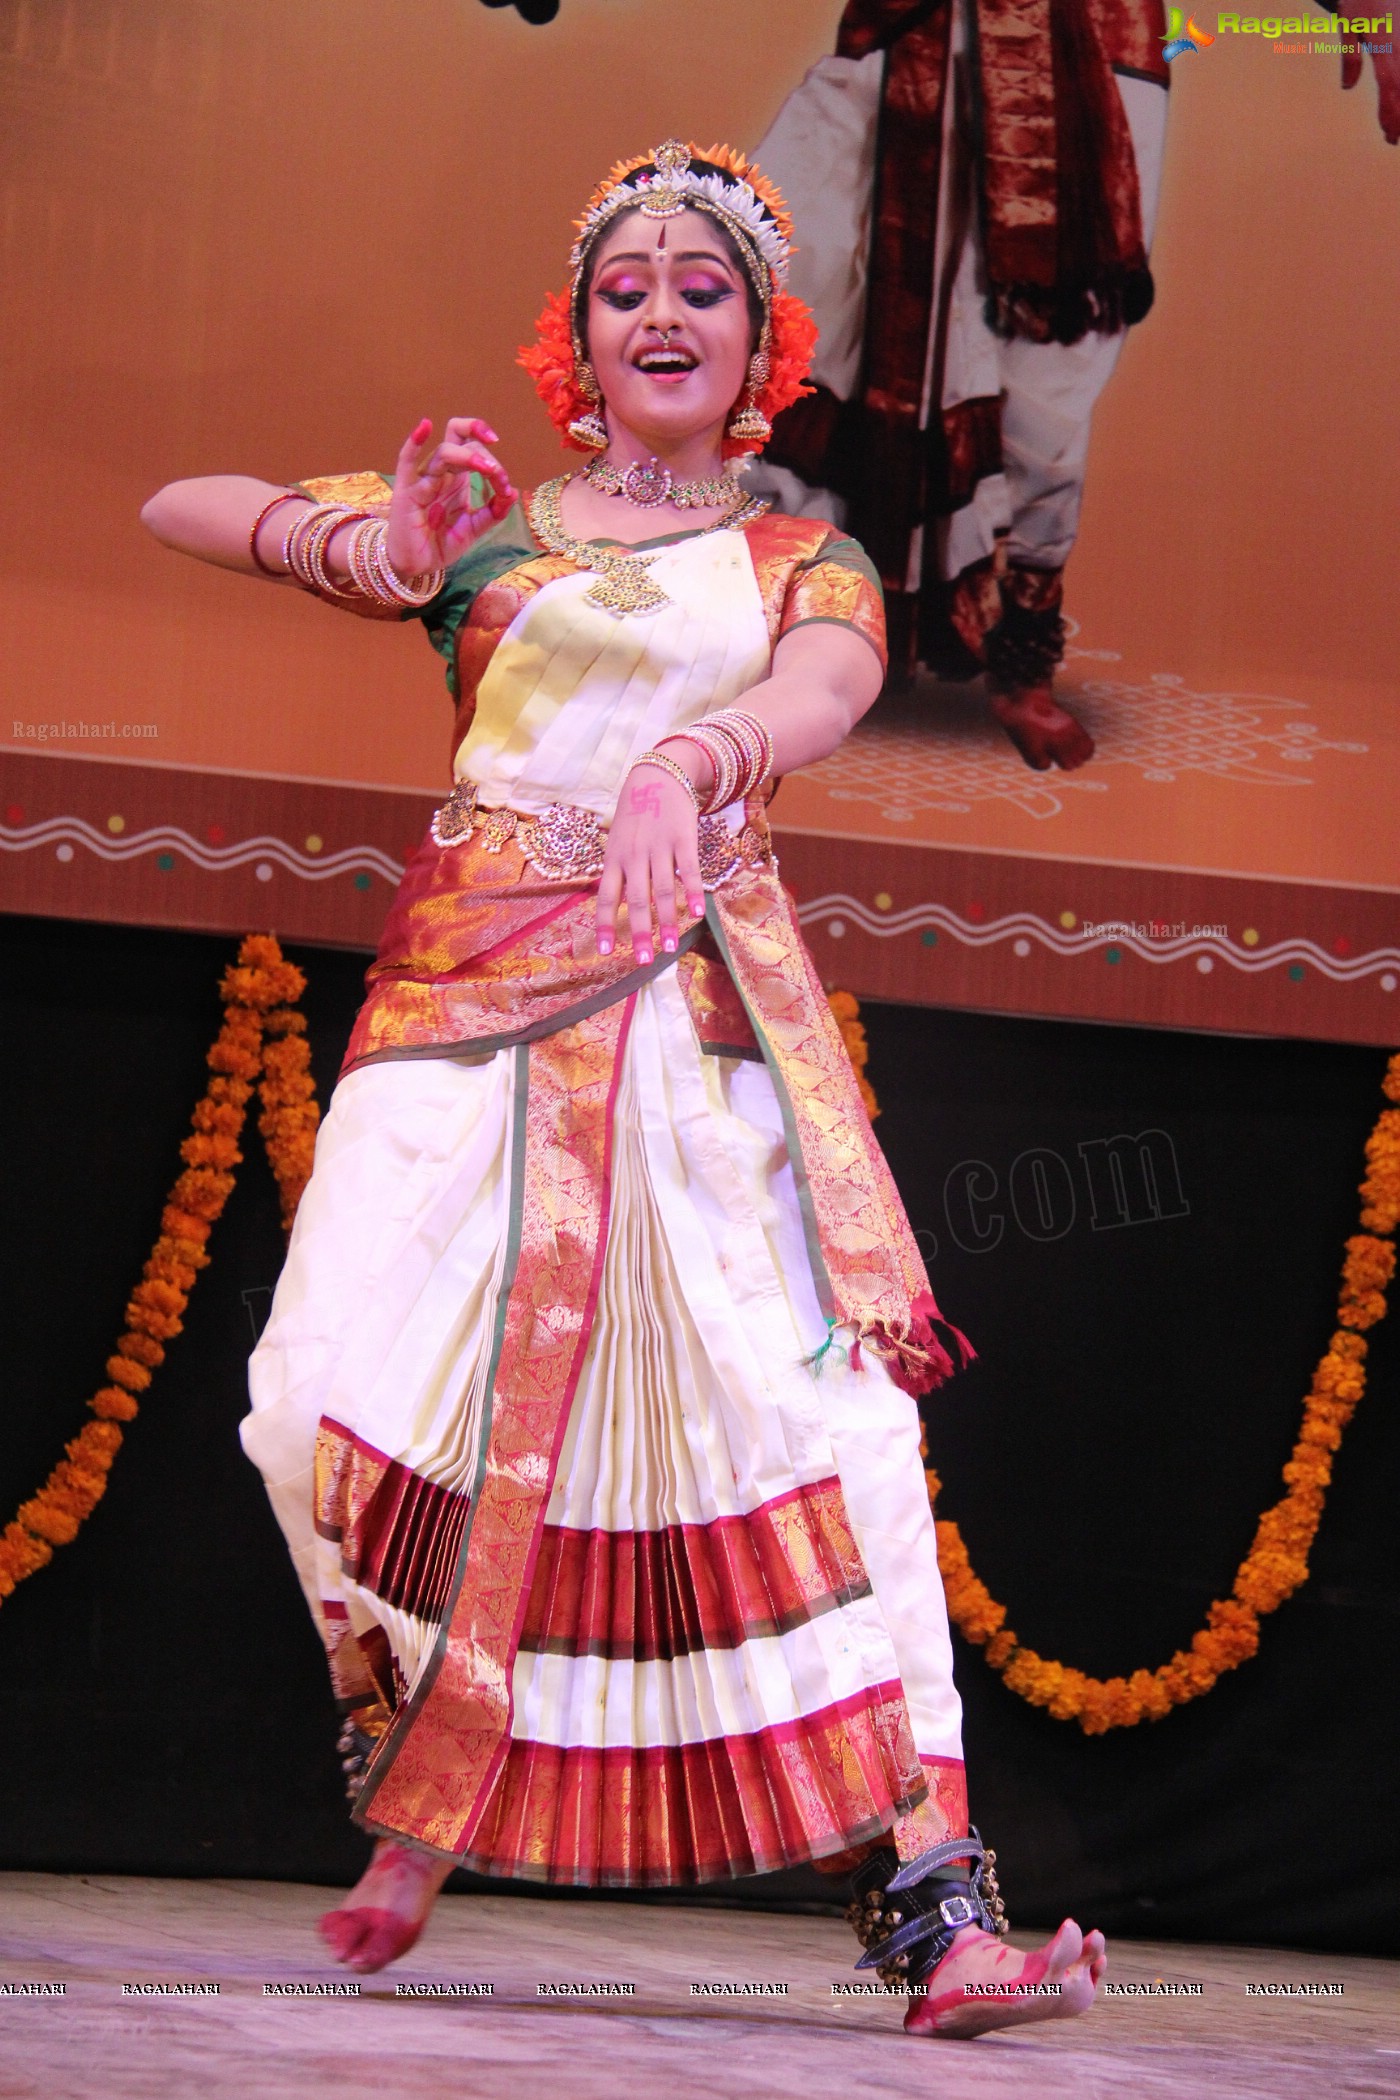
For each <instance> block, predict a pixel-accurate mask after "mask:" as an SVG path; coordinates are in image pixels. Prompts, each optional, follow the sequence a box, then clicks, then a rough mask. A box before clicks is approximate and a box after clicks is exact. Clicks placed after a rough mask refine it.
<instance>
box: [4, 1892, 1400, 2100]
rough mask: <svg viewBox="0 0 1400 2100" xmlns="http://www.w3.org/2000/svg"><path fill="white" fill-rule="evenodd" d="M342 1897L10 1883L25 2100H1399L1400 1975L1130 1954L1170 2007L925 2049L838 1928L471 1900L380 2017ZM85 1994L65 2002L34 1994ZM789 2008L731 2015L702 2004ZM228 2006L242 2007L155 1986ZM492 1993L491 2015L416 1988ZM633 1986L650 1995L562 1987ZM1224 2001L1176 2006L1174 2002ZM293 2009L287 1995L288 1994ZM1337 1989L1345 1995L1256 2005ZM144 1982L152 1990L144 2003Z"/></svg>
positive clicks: (7, 1965) (8, 2078)
mask: <svg viewBox="0 0 1400 2100" xmlns="http://www.w3.org/2000/svg"><path fill="white" fill-rule="evenodd" d="M327 1900H328V1898H327V1894H326V1892H325V1891H324V1890H321V1889H315V1888H307V1887H301V1886H295V1885H282V1884H273V1883H268V1882H239V1881H156V1880H140V1879H128V1878H120V1877H115V1876H114V1877H108V1876H104V1875H48V1874H9V1875H4V1876H0V2096H3V2100H20V2096H23V2100H30V2096H34V2100H39V2096H42V2100H89V2096H91V2100H99V2096H100V2100H126V2096H132V2100H137V2096H139V2100H196V2096H197V2100H222V2096H224V2095H230V2096H231V2095H237V2096H238V2100H292V2096H297V2100H300V2096H302V2095H318V2094H323V2093H324V2094H326V2095H334V2096H335V2100H361V2096H364V2100H419V2096H425V2100H426V2096H429V2095H434V2096H435V2095H439V2094H441V2095H448V2094H451V2095H453V2096H464V2100H476V2096H478V2095H481V2096H488V2095H489V2096H492V2100H494V2096H496V2095H498V2094H502V2093H509V2094H510V2095H511V2096H512V2100H535V2096H536V2095H549V2096H551V2100H592V2096H594V2095H599V2096H601V2095H604V2094H606V2095H608V2096H612V2095H614V2094H617V2093H623V2094H628V2095H630V2094H634V2093H635V2094H639V2095H650V2094H652V2093H656V2092H661V2093H664V2094H665V2095H666V2100H687V2096H689V2095H699V2094H704V2095H710V2094H723V2095H726V2096H730V2095H742V2096H743V2100H793V2096H795V2095H801V2096H802V2100H838V2096H839V2100H860V2096H865V2095H869V2096H872V2100H873V2096H875V2095H881V2096H887V2095H889V2094H891V2093H909V2094H911V2095H912V2094H925V2093H927V2094H934V2093H936V2094H937V2095H938V2096H939V2100H984V2096H985V2100H1001V2096H1003V2095H1010V2094H1016V2095H1018V2096H1029V2100H1070V2096H1074V2100H1100V2096H1108V2095H1115V2096H1117V2095H1127V2094H1131V2095H1133V2096H1134V2100H1167V2096H1175V2095H1182V2096H1190V2100H1202V2096H1203V2095H1206V2094H1209V2095H1211V2096H1212V2100H1237V2096H1238V2100H1295V2096H1298V2100H1302V2096H1304V2095H1307V2096H1309V2100H1311V2096H1314V2095H1320V2094H1326V2095H1328V2096H1329V2100H1331V2096H1340V2095H1350V2094H1400V1988H1398V1987H1397V1986H1400V1964H1396V1963H1393V1962H1384V1961H1371V1960H1364V1959H1361V1958H1351V1957H1347V1958H1340V1957H1337V1956H1330V1957H1329V1956H1321V1955H1311V1954H1289V1953H1280V1952H1278V1951H1276V1950H1259V1949H1252V1948H1234V1947H1232V1948H1223V1947H1198V1946H1166V1945H1153V1944H1150V1943H1148V1942H1146V1941H1132V1942H1127V1941H1124V1942H1120V1943H1119V1944H1118V1945H1117V1946H1116V1947H1114V1948H1113V1949H1112V1950H1111V1963H1110V1979H1111V1980H1112V1981H1113V1982H1114V1983H1115V1984H1116V1985H1118V1986H1119V1987H1120V1989H1121V1987H1122V1986H1123V1985H1125V1984H1133V1985H1137V1986H1139V1988H1140V1989H1141V1987H1144V1986H1153V1985H1154V1984H1155V1985H1157V1986H1158V1993H1157V1994H1156V1995H1153V1996H1145V1995H1132V1994H1129V1995H1122V1996H1118V1997H1113V1998H1107V1999H1104V2000H1103V2001H1102V2002H1101V2003H1100V2004H1099V2005H1098V2006H1097V2007H1096V2008H1095V2010H1094V2011H1093V2012H1092V2013H1091V2014H1090V2015H1089V2016H1088V2017H1087V2018H1086V2019H1083V2020H1080V2021H1076V2022H1068V2021H1067V2022H1065V2023H1064V2024H1063V2025H1062V2026H1047V2027H1041V2028H1039V2029H1037V2030H1035V2031H1033V2032H1027V2031H1022V2032H1021V2033H1019V2034H1002V2035H996V2036H991V2037H986V2038H984V2039H982V2040H981V2041H977V2042H915V2041H912V2040H908V2039H906V2038H905V2037H904V2036H903V2035H902V2034H901V2032H900V2028H899V2020H898V2014H897V2011H896V2009H895V2007H894V2005H892V2004H882V2003H880V2002H878V2001H872V2000H869V1999H866V2000H864V2001H862V2000H860V1999H850V1998H844V1999H843V1998H839V1997H836V1996H834V1995H833V1992H832V1984H833V1983H842V1982H846V1981H849V1980H850V1977H851V1969H850V1961H851V1957H852V1954H853V1953H854V1951H855V1949H854V1942H853V1941H852V1939H851V1937H850V1934H849V1932H848V1930H847V1928H846V1927H845V1925H843V1924H841V1923H840V1922H838V1921H836V1920H833V1919H828V1918H812V1917H787V1916H783V1917H777V1916H771V1915H765V1914H754V1913H746V1912H743V1911H720V1910H702V1909H693V1910H681V1909H669V1908H668V1909H664V1910H662V1909H657V1908H651V1907H646V1906H642V1905H633V1904H625V1903H600V1902H591V1901H560V1902H551V1901H546V1900H539V1899H531V1898H524V1897H514V1896H451V1897H447V1898H445V1899H444V1900H443V1902H442V1903H441V1904H440V1906H439V1909H438V1912H437V1914H436V1916H435V1917H434V1919H433V1922H432V1924H431V1926H430V1927H429V1930H428V1933H427V1935H426V1937H425V1940H424V1942H423V1943H421V1944H420V1946H419V1947H418V1948H416V1949H415V1950H414V1952H413V1953H412V1954H411V1955H410V1956H409V1957H408V1958H407V1960H406V1961H404V1962H401V1963H399V1964H398V1965H397V1966H396V1967H395V1968H394V1969H392V1970H390V1971H389V1972H388V1973H387V1974H385V1975H382V1976H377V1977H367V1978H365V1979H364V1980H363V1982H362V1984H361V1991H360V1995H359V1997H358V1998H350V1999H347V1998H326V1997H316V1996H311V1995H306V1994H304V1989H303V1991H302V1992H292V1993H288V1992H287V1991H286V1990H285V1987H286V1986H302V1987H313V1988H314V1986H316V1985H318V1984H320V1985H324V1984H329V1983H332V1982H336V1981H338V1980H340V1979H342V1978H343V1977H344V1973H345V1972H344V1971H342V1970H337V1969H336V1968H335V1967H334V1965H333V1964H331V1963H329V1962H323V1961H321V1960H320V1959H319V1958H318V1954H317V1942H316V1940H315V1937H314V1933H313V1924H314V1920H315V1918H316V1915H317V1913H318V1912H319V1911H320V1910H321V1909H322V1908H323V1907H324V1906H325V1904H326V1902H327ZM37 1983H49V1984H57V1983H61V1984H62V1985H63V1986H64V1993H63V1995H62V1996H55V1995H47V1996H37V1995H18V1996H17V1995H14V1994H13V1993H14V1987H15V1986H16V1985H18V1984H30V1985H33V1984H37ZM716 1983H722V1984H729V1985H731V1986H733V1985H744V1984H749V1985H761V1984H768V1985H779V1984H785V1985H786V1986H787V1989H786V1993H785V1995H781V1996H779V1995H777V1994H776V1993H772V1994H769V1995H765V1996H757V1995H746V1996H735V1995H726V1994H720V1995H713V1994H711V1993H710V1992H708V1991H704V1990H702V1991H700V1992H696V1991H695V1990H693V1988H692V1986H693V1985H696V1984H699V1985H714V1984H716ZM155 1984H163V1985H167V1986H168V1985H172V1984H205V1985H217V1987H218V1989H217V1994H215V1993H214V1992H212V1991H206V1992H205V1993H203V1994H200V1995H189V1994H183V1993H181V1994H170V1993H159V1994H151V1993H150V1992H149V1989H146V1990H142V1989H137V1990H135V1991H134V1992H133V1991H132V1990H131V1988H130V1987H131V1986H147V1987H149V1986H151V1985H155ZM465 1984H478V1985H487V1984H489V1985H491V1986H492V1995H491V1996H490V1997H486V1996H484V1995H483V1996H477V1997H473V1998H467V1997H463V1996H452V1995H445V1994H438V1995H428V1994H422V1995H419V1994H408V1993H405V1994H403V1995H401V1994H400V1993H401V1992H404V1988H405V1986H414V1985H416V1986H432V1985H437V1986H450V1985H456V1986H458V1987H459V1988H460V1986H462V1985H465ZM541 1984H545V1985H553V1986H559V1985H573V1986H586V1985H589V1984H595V1985H596V1984H612V1985H615V1986H616V1985H631V1986H632V1992H631V1993H630V1994H627V1995H622V1994H614V1995H609V1996H605V1997H599V1996H596V1995H594V1996H578V1995H575V1996H572V1997H570V1996H562V1995H554V1994H549V1995H543V1996H542V1995H541V1994H540V1992H539V1989H538V1986H539V1985H541ZM1172 1984H1174V1985H1177V1986H1182V1985H1199V1986H1200V1994H1199V1995H1195V1994H1192V1995H1179V1996H1167V1995H1162V1994H1161V1987H1162V1986H1164V1985H1172ZM269 1985H271V1986H274V1987H284V1988H279V1989H274V1990H273V1991H269V1990H268V1989H267V1988H266V1987H267V1986H269ZM1261 1985H1272V1986H1275V1987H1277V1986H1293V1987H1295V1989H1296V1988H1297V1987H1299V1986H1313V1987H1317V1986H1330V1987H1331V1988H1330V1990H1329V1991H1328V1992H1327V1994H1326V1995H1317V1994H1316V1992H1315V1989H1314V1992H1312V1993H1310V1994H1307V1995H1302V1996H1297V1995H1290V1996H1284V1995H1281V1994H1278V1992H1277V1990H1276V1991H1275V1992H1274V1993H1269V1994H1263V1995H1259V1994H1256V1992H1254V1991H1252V1990H1251V1987H1252V1986H1253V1987H1258V1986H1261ZM124 1987H125V1988H124Z"/></svg>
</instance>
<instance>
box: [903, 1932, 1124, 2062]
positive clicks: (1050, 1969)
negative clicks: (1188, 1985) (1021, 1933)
mask: <svg viewBox="0 0 1400 2100" xmlns="http://www.w3.org/2000/svg"><path fill="white" fill-rule="evenodd" d="M1107 1967H1108V1955H1107V1953H1106V1952H1105V1949H1104V1940H1103V1934H1102V1933H1101V1932H1091V1933H1089V1934H1088V1935H1087V1936H1086V1935H1085V1934H1083V1933H1082V1932H1081V1931H1080V1930H1079V1927H1078V1926H1077V1925H1076V1924H1075V1923H1074V1920H1073V1919H1072V1918H1066V1919H1065V1922H1064V1924H1063V1925H1062V1926H1061V1927H1060V1929H1059V1931H1058V1932H1057V1933H1056V1934H1055V1937H1054V1939H1052V1940H1048V1941H1047V1942H1046V1944H1045V1945H1044V1946H1043V1947H1041V1948H1038V1949H1037V1951H1036V1952H1035V1953H1034V1954H1020V1953H1018V1952H1017V1950H1016V1948H1014V1947H1008V1946H1007V1944H1006V1942H1005V1940H1002V1939H998V1938H997V1936H996V1934H995V1933H991V1932H983V1931H981V1930H980V1929H979V1927H977V1926H976V1925H965V1926H964V1927H963V1929H962V1931H961V1932H960V1933H959V1934H958V1936H957V1938H956V1939H955V1940H954V1942H953V1944H952V1946H951V1947H950V1948H949V1949H948V1952H947V1953H946V1954H945V1955H944V1957H943V1959H942V1961H941V1962H940V1963H939V1964H938V1967H937V1968H936V1969H935V1970H934V1972H933V1974H932V1975H931V1976H930V1977H929V1979H928V1982H927V1983H926V1984H925V1986H924V1990H923V1995H922V1996H919V1997H913V1998H912V1999H911V2003H910V2006H909V2010H908V2012H907V2013H906V2014H905V2015H904V2031H905V2033H906V2034H941V2035H950V2036H952V2037H953V2038H954V2039H956V2040H970V2039H971V2038H972V2036H973V2035H977V2034H986V2033H988V2032H989V2031H990V2029H992V2028H994V2027H1022V2026H1024V2025H1025V2024H1026V2022H1027V2021H1030V2020H1072V2019H1073V2018H1074V2016H1075V2014H1076V2013H1082V2012H1087V2011H1088V2010H1089V2007H1090V2006H1091V2005H1092V2004H1093V2002H1094V1992H1095V1989H1096V1988H1097V1985H1098V1981H1099V1978H1100V1977H1101V1976H1102V1975H1103V1972H1104V1970H1105V1969H1106V1968H1107ZM993 1987H995V1995H989V1996H987V1997H980V1996H978V1995H977V1993H978V1992H979V1991H983V1990H985V1991H988V1992H991V1991H992V1989H993Z"/></svg>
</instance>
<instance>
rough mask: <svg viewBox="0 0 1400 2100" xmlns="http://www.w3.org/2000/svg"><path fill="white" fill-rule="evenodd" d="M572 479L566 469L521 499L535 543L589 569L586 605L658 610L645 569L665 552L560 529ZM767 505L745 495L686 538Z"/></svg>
mask: <svg viewBox="0 0 1400 2100" xmlns="http://www.w3.org/2000/svg"><path fill="white" fill-rule="evenodd" d="M573 479H574V476H573V475H572V474H559V475H556V477H555V479H554V480H553V481H542V482H541V483H540V485H539V487H538V488H537V489H536V490H535V492H534V494H533V495H532V496H530V497H529V499H528V501H527V502H526V505H525V512H526V516H527V517H528V518H529V520H530V530H531V531H532V532H533V533H534V535H535V538H536V539H537V540H538V541H539V543H540V545H541V546H542V547H547V548H548V549H549V551H550V553H551V554H562V555H563V556H564V557H565V558H566V560H568V561H572V562H577V564H578V566H579V567H580V568H581V569H591V570H592V571H593V573H594V575H595V576H596V577H597V579H598V581H597V582H596V583H595V584H594V585H593V586H592V588H591V589H590V590H588V591H586V592H585V593H584V602H585V604H587V605H599V606H601V607H602V608H603V610H604V612H611V613H617V614H618V615H619V616H620V617H622V618H624V619H625V618H626V617H627V615H628V614H629V613H653V612H659V611H660V610H661V607H662V606H663V605H669V604H670V602H671V601H670V599H669V598H668V597H667V595H666V593H665V591H663V590H662V588H661V586H660V584H659V583H654V582H653V581H652V579H651V577H650V576H649V575H648V574H647V571H648V569H649V568H650V566H651V564H652V563H653V562H654V561H655V560H657V558H658V557H659V556H660V555H661V554H663V553H664V552H665V549H664V548H662V547H653V548H651V549H650V550H649V551H648V552H647V553H645V554H638V553H636V552H635V551H634V550H633V549H632V548H630V547H595V546H593V545H591V544H590V543H589V542H588V541H587V540H576V539H575V538H574V537H573V535H572V533H568V532H566V531H565V530H564V521H563V517H562V515H561V512H560V508H559V499H560V497H561V496H562V495H563V493H564V490H565V489H566V488H567V487H568V485H569V483H570V482H571V481H572V480H573ZM767 508H768V504H767V501H766V500H765V498H763V497H762V496H750V497H747V498H746V499H745V500H744V501H743V502H742V503H740V504H739V505H738V506H737V507H736V508H735V509H734V510H731V511H727V512H726V513H725V515H724V516H723V517H722V518H716V519H715V520H714V522H713V523H712V524H709V525H701V526H699V527H698V528H697V530H696V531H695V532H694V534H693V535H691V537H693V538H695V539H703V538H704V537H705V536H706V534H707V533H711V532H722V531H724V530H725V529H726V528H727V527H729V526H738V525H747V524H748V523H749V521H750V519H752V518H758V517H762V515H763V513H764V511H766V510H767Z"/></svg>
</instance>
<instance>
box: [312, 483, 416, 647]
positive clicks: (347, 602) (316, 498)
mask: <svg viewBox="0 0 1400 2100" xmlns="http://www.w3.org/2000/svg"><path fill="white" fill-rule="evenodd" d="M287 486H288V487H289V488H291V489H295V491H296V493H297V494H298V495H299V496H309V497H310V498H311V500H312V502H313V503H344V504H346V505H347V506H348V507H349V508H350V509H352V510H367V511H372V512H374V513H375V515H376V516H379V517H387V516H388V514H389V499H390V497H391V496H392V495H393V493H394V488H393V483H392V482H391V481H390V480H389V479H388V477H387V476H386V475H384V474H376V473H375V472H374V471H373V469H370V470H368V471H367V472H365V473H361V474H317V475H314V476H313V477H312V478H311V479H310V480H307V481H291V482H288V484H287ZM326 602H328V603H330V602H334V603H335V605H336V610H337V611H343V612H352V613H356V614H358V616H359V617H360V619H362V620H402V618H403V616H404V615H403V611H402V608H401V607H399V606H397V605H381V604H380V603H379V602H378V600H377V599H375V598H350V599H343V600H336V601H329V600H328V601H326Z"/></svg>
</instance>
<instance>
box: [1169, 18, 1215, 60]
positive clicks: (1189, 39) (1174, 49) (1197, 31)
mask: <svg viewBox="0 0 1400 2100" xmlns="http://www.w3.org/2000/svg"><path fill="white" fill-rule="evenodd" d="M1214 42H1215V38H1214V37H1213V36H1212V35H1211V34H1210V32H1209V30H1205V29H1202V27H1201V25H1200V23H1199V22H1198V21H1197V20H1196V17H1195V16H1194V15H1191V16H1189V17H1188V16H1186V15H1185V14H1184V12H1183V10H1182V9H1181V8H1179V7H1169V8H1168V9H1167V33H1166V35H1165V36H1164V37H1163V38H1162V56H1163V58H1164V59H1166V61H1167V63H1168V65H1170V64H1171V61H1172V60H1173V59H1174V58H1180V57H1181V56H1182V55H1183V53H1184V52H1187V51H1204V50H1205V48H1206V46H1207V45H1208V44H1213V43H1214Z"/></svg>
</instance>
